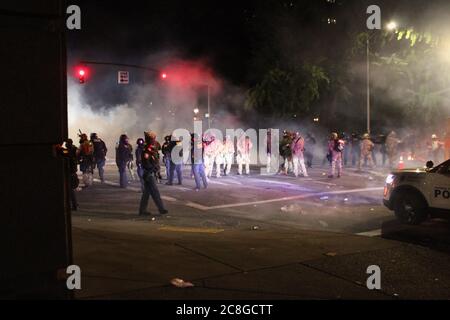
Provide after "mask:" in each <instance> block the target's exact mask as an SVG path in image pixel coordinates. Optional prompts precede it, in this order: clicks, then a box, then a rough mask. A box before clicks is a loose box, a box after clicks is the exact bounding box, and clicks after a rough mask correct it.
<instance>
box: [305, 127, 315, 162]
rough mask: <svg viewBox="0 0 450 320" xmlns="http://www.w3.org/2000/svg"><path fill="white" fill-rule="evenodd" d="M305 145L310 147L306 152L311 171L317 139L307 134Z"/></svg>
mask: <svg viewBox="0 0 450 320" xmlns="http://www.w3.org/2000/svg"><path fill="white" fill-rule="evenodd" d="M305 144H306V145H307V146H308V148H306V151H305V158H306V166H307V167H308V168H309V169H311V168H312V165H313V160H314V153H315V152H316V150H315V148H316V139H315V138H314V136H313V135H312V134H311V133H307V134H306V138H305Z"/></svg>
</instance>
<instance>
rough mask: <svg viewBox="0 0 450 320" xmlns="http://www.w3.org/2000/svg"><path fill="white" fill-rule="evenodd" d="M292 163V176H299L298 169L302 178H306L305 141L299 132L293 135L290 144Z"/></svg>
mask: <svg viewBox="0 0 450 320" xmlns="http://www.w3.org/2000/svg"><path fill="white" fill-rule="evenodd" d="M291 150H292V161H293V162H294V175H295V177H296V178H297V177H298V176H299V167H300V170H301V173H302V174H303V176H304V177H308V172H307V171H306V166H305V157H304V152H305V139H304V138H303V137H302V136H301V135H300V133H299V132H296V133H295V136H294V139H293V140H292V144H291Z"/></svg>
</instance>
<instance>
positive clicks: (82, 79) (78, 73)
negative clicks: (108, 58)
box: [76, 67, 88, 84]
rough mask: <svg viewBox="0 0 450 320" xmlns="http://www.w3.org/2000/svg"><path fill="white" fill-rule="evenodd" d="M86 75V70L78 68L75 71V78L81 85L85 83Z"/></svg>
mask: <svg viewBox="0 0 450 320" xmlns="http://www.w3.org/2000/svg"><path fill="white" fill-rule="evenodd" d="M87 74H88V70H87V69H86V68H85V67H78V68H77V69H76V77H77V78H78V81H79V82H80V83H81V84H83V83H85V82H86V77H87Z"/></svg>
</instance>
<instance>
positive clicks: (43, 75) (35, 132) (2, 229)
mask: <svg viewBox="0 0 450 320" xmlns="http://www.w3.org/2000/svg"><path fill="white" fill-rule="evenodd" d="M64 34H65V4H64V2H63V1H58V0H46V1H31V0H30V1H20V2H19V1H1V2H0V39H1V46H0V70H1V76H0V128H1V131H2V134H1V135H0V239H1V240H0V248H1V251H0V252H1V255H2V258H1V264H0V296H1V297H10V298H32V297H39V298H66V297H68V294H67V291H66V290H65V281H64V280H58V279H57V270H59V269H61V268H66V267H67V265H68V264H70V262H71V243H70V212H69V210H68V205H67V204H68V201H67V188H66V179H65V173H66V167H67V165H66V163H65V162H64V160H63V159H61V158H59V157H58V156H56V155H55V154H54V151H53V146H54V145H55V144H58V143H61V142H62V141H63V140H64V139H65V138H66V136H67V97H66V87H67V82H66V50H65V36H64Z"/></svg>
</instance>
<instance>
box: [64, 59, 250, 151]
mask: <svg viewBox="0 0 450 320" xmlns="http://www.w3.org/2000/svg"><path fill="white" fill-rule="evenodd" d="M155 57H157V55H155V56H152V57H149V58H148V61H146V65H157V66H167V67H165V68H164V69H163V71H164V72H165V73H166V74H167V78H166V79H155V77H153V79H151V81H137V83H133V74H136V73H137V72H136V71H135V70H133V69H130V70H129V71H130V78H131V80H130V84H129V85H119V84H117V82H115V83H114V82H110V83H109V84H108V85H105V82H106V81H99V80H98V79H88V80H87V81H86V83H85V84H79V83H78V82H77V81H76V79H74V77H71V76H70V75H69V82H68V120H69V136H70V137H71V138H72V139H74V140H75V141H76V140H77V139H76V137H77V134H78V130H81V131H82V132H84V133H87V134H89V133H92V132H96V133H98V135H99V136H100V137H101V138H102V139H103V140H104V141H105V142H106V143H107V146H108V147H109V148H110V150H113V149H112V147H113V146H114V145H115V144H116V142H117V141H118V139H119V136H120V135H121V134H123V133H125V134H127V135H128V136H129V137H130V142H132V143H134V141H135V140H137V138H139V137H143V135H144V134H143V133H144V131H148V130H152V131H155V132H156V133H157V135H158V139H159V140H162V139H163V137H164V136H165V135H169V134H171V133H172V131H173V130H175V129H177V128H185V129H187V130H189V131H192V130H193V126H194V117H197V119H198V120H200V119H203V126H204V130H206V129H207V119H206V117H205V116H206V113H207V100H208V86H209V91H210V99H211V113H212V115H213V117H212V121H213V123H212V126H213V127H216V128H218V129H220V130H225V129H226V128H235V127H240V126H244V127H245V125H244V123H242V121H240V120H239V119H240V118H241V117H240V115H239V112H240V107H241V106H242V105H243V103H244V98H245V92H244V91H243V90H241V89H239V88H237V87H234V86H232V85H231V84H229V83H227V82H226V81H225V80H223V79H220V78H219V77H218V76H217V75H215V74H214V72H213V70H212V69H210V68H209V67H208V66H207V64H206V62H204V61H186V60H181V59H174V58H172V59H168V58H165V59H164V60H161V59H160V60H159V61H157V59H156V58H155ZM94 67H95V66H94ZM94 67H92V66H89V68H91V69H93V68H94ZM111 69H113V71H112V72H110V73H108V74H107V76H109V77H110V78H111V77H115V78H114V79H117V71H118V70H119V69H120V70H122V69H123V67H111ZM161 70H162V68H161ZM138 72H139V71H138ZM156 78H158V75H157V76H156ZM97 81H98V82H97ZM87 86H92V87H94V89H92V88H89V91H88V92H87V89H86V87H87ZM95 88H97V90H96V89H95ZM118 90H120V91H122V92H124V93H123V94H122V95H121V96H120V97H117V99H112V98H111V96H114V95H117V91H118ZM111 100H113V101H111ZM114 100H115V101H120V102H122V103H114ZM195 108H198V109H199V113H198V114H197V115H196V114H194V109H195ZM109 157H110V158H111V157H114V153H113V152H110V153H109Z"/></svg>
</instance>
